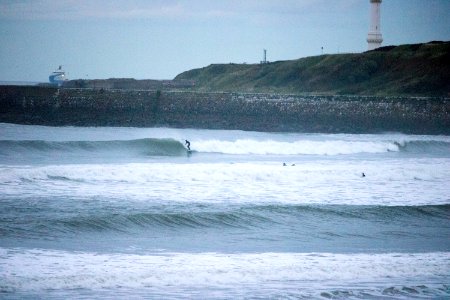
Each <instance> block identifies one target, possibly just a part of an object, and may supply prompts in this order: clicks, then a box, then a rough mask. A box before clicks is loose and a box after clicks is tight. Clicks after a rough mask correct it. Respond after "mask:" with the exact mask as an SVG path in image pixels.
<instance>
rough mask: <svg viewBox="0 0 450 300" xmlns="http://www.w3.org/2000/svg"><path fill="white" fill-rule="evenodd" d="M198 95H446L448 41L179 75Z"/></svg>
mask: <svg viewBox="0 0 450 300" xmlns="http://www.w3.org/2000/svg"><path fill="white" fill-rule="evenodd" d="M175 80H194V81H195V90H197V91H227V92H277V93H300V94H302V93H305V94H308V93H318V94H354V95H416V96H450V42H430V43H426V44H413V45H401V46H387V47H381V48H379V49H376V50H373V51H368V52H364V53H358V54H334V55H320V56H313V57H306V58H301V59H297V60H290V61H277V62H272V63H268V64H212V65H210V66H207V67H205V68H201V69H194V70H190V71H186V72H183V73H181V74H179V75H178V76H176V77H175Z"/></svg>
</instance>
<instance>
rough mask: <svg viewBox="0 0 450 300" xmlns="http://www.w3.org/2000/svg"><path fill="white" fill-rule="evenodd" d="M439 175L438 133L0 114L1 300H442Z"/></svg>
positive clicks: (448, 161)
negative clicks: (32, 120) (16, 119)
mask: <svg viewBox="0 0 450 300" xmlns="http://www.w3.org/2000/svg"><path fill="white" fill-rule="evenodd" d="M185 140H189V141H190V144H191V149H192V151H191V152H188V151H187V149H186V147H185ZM449 178H450V137H449V136H433V135H406V134H402V133H383V134H307V133H264V132H250V131H237V130H235V131H231V130H200V129H174V128H126V127H46V126H31V125H28V126H27V125H15V124H6V123H3V124H0V207H1V210H0V298H2V299H17V298H25V299H36V298H38V299H93V298H102V299H105V298H106V299H117V298H123V299H125V298H126V299H129V298H132V299H186V298H196V299H197V298H200V299H243V298H245V299H262V298H264V299H266V298H291V299H298V298H306V299H330V298H332V299H334V298H337V299H362V298H363V299H366V298H371V299H414V298H415V299H423V298H426V299H429V298H432V299H433V298H435V299H441V298H449V297H450V285H449V282H450V187H449V183H450V181H449Z"/></svg>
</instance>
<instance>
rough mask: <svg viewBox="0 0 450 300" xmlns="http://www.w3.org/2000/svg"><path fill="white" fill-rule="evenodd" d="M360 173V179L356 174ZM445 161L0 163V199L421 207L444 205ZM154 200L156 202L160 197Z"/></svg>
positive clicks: (448, 171)
mask: <svg viewBox="0 0 450 300" xmlns="http://www.w3.org/2000/svg"><path fill="white" fill-rule="evenodd" d="M362 172H364V173H365V174H366V177H364V178H362V177H361V173H362ZM448 178H450V161H449V160H448V159H444V158H434V159H432V158H426V159H410V160H409V159H402V160H383V161H382V163H380V161H377V160H374V161H360V160H348V161H342V160H318V161H315V160H311V161H307V162H301V163H297V164H296V165H295V166H291V164H290V162H289V163H288V166H282V164H281V163H279V162H250V163H235V164H231V163H195V164H179V163H136V164H106V165H92V164H90V165H60V166H43V167H36V166H25V167H3V168H0V191H1V192H2V194H3V195H4V196H13V197H14V196H20V197H21V198H23V197H26V196H27V195H31V196H33V197H40V196H50V197H52V196H62V197H69V198H79V199H86V198H91V197H102V198H110V199H111V201H114V200H113V199H121V201H123V199H127V200H128V201H156V200H158V201H165V202H174V201H175V202H208V203H209V202H219V203H268V202H271V203H272V202H276V203H287V204H360V205H428V204H448V203H449V202H450V197H449V190H448ZM161 199H162V200H161Z"/></svg>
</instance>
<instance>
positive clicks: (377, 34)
mask: <svg viewBox="0 0 450 300" xmlns="http://www.w3.org/2000/svg"><path fill="white" fill-rule="evenodd" d="M380 6H381V0H370V27H369V34H368V35H367V43H368V50H373V49H376V48H378V47H381V43H382V42H383V37H382V36H381V27H380Z"/></svg>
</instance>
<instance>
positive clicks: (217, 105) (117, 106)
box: [0, 86, 450, 134]
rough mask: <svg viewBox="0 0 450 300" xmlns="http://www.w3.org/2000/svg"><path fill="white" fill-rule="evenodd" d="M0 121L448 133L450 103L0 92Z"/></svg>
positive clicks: (227, 95)
mask: <svg viewBox="0 0 450 300" xmlns="http://www.w3.org/2000/svg"><path fill="white" fill-rule="evenodd" d="M0 122H8V123H19V124H35V125H52V126H65V125H73V126H135V127H153V126H167V127H190V128H209V129H241V130H255V131H286V132H327V133H337V132H345V133H375V132H384V131H398V132H404V133H415V134H450V99H449V98H414V97H363V96H300V95H280V94H239V93H197V92H186V91H148V90H107V89H66V88H62V89H58V88H52V87H36V86H0Z"/></svg>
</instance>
